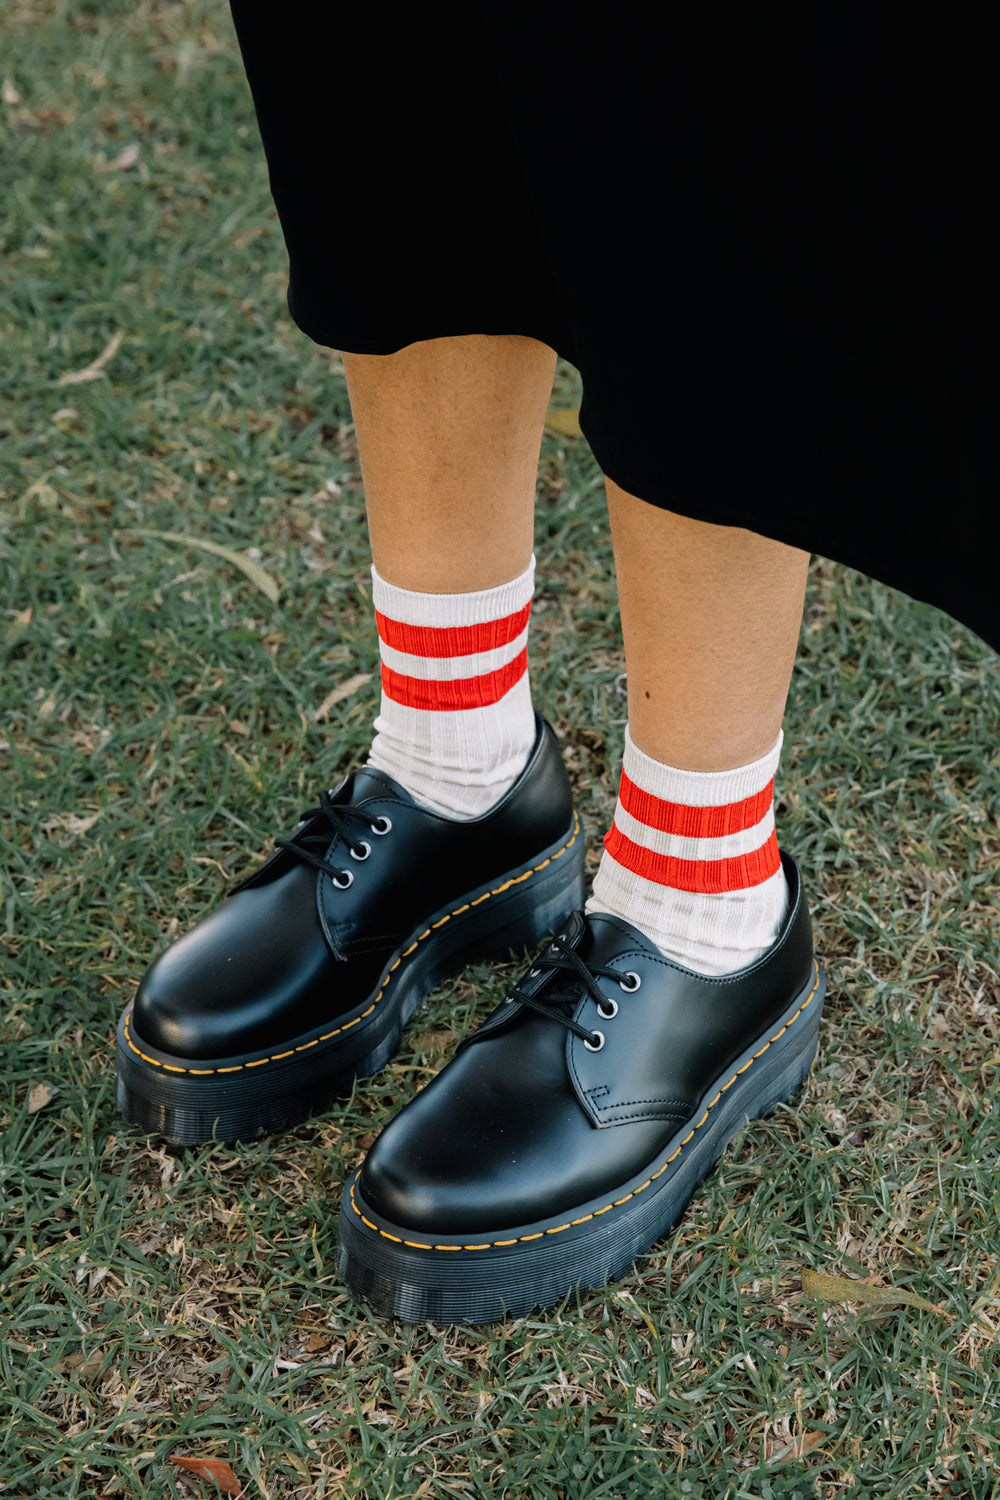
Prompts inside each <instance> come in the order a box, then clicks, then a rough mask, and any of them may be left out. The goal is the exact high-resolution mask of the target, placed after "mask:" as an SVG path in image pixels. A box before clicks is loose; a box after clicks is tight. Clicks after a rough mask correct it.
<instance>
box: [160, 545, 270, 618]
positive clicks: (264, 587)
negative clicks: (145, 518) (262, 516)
mask: <svg viewBox="0 0 1000 1500" xmlns="http://www.w3.org/2000/svg"><path fill="white" fill-rule="evenodd" d="M133 534H134V535H135V536H153V537H157V538H158V539H159V540H160V541H161V542H177V543H178V545H179V546H181V547H200V548H201V549H202V551H203V552H211V553H213V554H214V555H215V556H216V557H222V558H224V559H225V560H226V562H228V563H232V565H233V567H234V568H239V569H240V571H241V572H242V573H245V574H246V575H247V577H248V578H249V579H250V582H251V583H254V584H256V586H257V587H258V588H259V589H260V591H261V593H262V594H266V595H267V597H268V598H269V599H270V601H271V603H272V604H277V602H278V596H279V594H280V593H281V590H280V588H279V587H278V585H277V583H276V582H275V581H274V579H273V578H272V577H271V575H270V573H268V572H265V570H264V569H263V568H262V567H260V566H259V565H258V564H257V563H255V562H253V561H252V560H251V559H250V558H249V557H245V556H244V554H243V553H242V552H234V551H233V549H232V547H222V546H220V545H219V543H218V542H210V541H208V540H207V538H205V537H201V536H184V535H183V534H182V533H181V532H179V531H146V530H145V529H143V528H142V527H136V529H135V531H134V533H133Z"/></svg>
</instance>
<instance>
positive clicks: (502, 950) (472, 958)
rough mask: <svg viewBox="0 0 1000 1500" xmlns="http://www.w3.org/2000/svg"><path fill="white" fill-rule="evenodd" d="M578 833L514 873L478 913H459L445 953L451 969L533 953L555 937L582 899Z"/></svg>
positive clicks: (581, 852)
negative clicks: (453, 939)
mask: <svg viewBox="0 0 1000 1500" xmlns="http://www.w3.org/2000/svg"><path fill="white" fill-rule="evenodd" d="M585 853H586V848H585V844H584V838H583V830H582V829H579V831H578V832H577V834H576V836H575V838H574V839H573V840H572V841H571V842H570V843H569V844H566V843H565V842H563V844H562V845H561V846H560V847H559V848H558V849H557V852H556V853H554V854H552V855H551V856H549V857H548V858H547V859H543V860H542V861H541V862H540V864H537V865H535V866H533V867H532V868H531V870H530V871H528V872H523V871H521V872H517V873H516V874H514V875H513V876H512V877H511V878H510V884H509V888H508V889H507V890H505V891H502V892H501V893H500V894H498V895H495V896H493V897H492V899H491V900H490V901H488V902H486V903H484V905H483V906H482V907H481V908H477V907H476V906H475V905H473V907H472V909H471V910H470V911H469V912H468V913H465V914H463V916H462V926H461V928H460V929H458V931H456V934H455V936H456V938H457V939H458V940H459V941H458V942H457V943H456V946H455V948H454V949H453V950H452V953H451V960H452V962H453V963H454V964H455V966H456V968H457V967H460V966H461V965H464V964H467V963H483V962H487V961H499V962H503V961H505V960H506V959H509V958H510V956H511V954H512V953H515V954H517V955H518V956H519V957H520V956H522V955H523V954H524V953H525V952H526V951H528V950H534V949H537V948H538V947H539V946H540V944H542V943H543V942H544V941H545V940H546V939H547V938H550V937H551V936H552V934H553V933H554V932H557V931H558V930H559V928H560V926H561V925H562V923H563V922H565V921H566V919H567V918H568V917H569V915H570V913H571V912H574V911H577V910H579V908H580V907H581V906H582V905H583V903H584V900H585V899H586V881H585V878H584V857H585Z"/></svg>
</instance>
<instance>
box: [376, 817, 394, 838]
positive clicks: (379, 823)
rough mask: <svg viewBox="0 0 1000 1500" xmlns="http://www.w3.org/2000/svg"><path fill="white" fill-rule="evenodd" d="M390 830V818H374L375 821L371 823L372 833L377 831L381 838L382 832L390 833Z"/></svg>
mask: <svg viewBox="0 0 1000 1500" xmlns="http://www.w3.org/2000/svg"><path fill="white" fill-rule="evenodd" d="M391 832H392V819H391V818H376V819H375V822H374V823H373V824H372V833H377V834H378V836H379V838H381V837H382V835H383V834H384V833H391Z"/></svg>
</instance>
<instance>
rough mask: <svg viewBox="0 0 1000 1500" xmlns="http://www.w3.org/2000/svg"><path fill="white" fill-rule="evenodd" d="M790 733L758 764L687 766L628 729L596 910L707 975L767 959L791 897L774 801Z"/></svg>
mask: <svg viewBox="0 0 1000 1500" xmlns="http://www.w3.org/2000/svg"><path fill="white" fill-rule="evenodd" d="M783 738H784V736H783V734H781V733H779V735H778V740H777V743H776V744H775V745H774V747H773V748H772V749H771V750H770V751H769V752H768V753H767V754H766V755H764V756H762V757H761V758H760V759H759V760H755V761H753V762H751V764H750V765H748V766H740V767H737V768H736V769H735V770H731V771H718V772H715V771H682V770H677V769H676V768H674V767H673V766H667V765H664V764H662V763H661V762H660V761H655V760H653V759H652V757H651V756H648V755H646V754H644V752H643V751H642V750H640V749H639V748H638V746H637V745H635V744H634V743H633V741H632V738H631V735H630V734H629V732H628V729H626V731H625V755H624V760H623V766H622V778H621V786H620V789H619V795H618V806H617V808H616V810H615V818H614V823H613V825H612V827H611V829H610V831H609V832H608V834H607V836H606V838H605V840H604V854H603V855H602V857H601V864H600V867H599V869H598V872H597V878H596V880H595V881H594V894H593V896H591V898H590V900H589V901H588V902H587V911H588V912H591V913H593V912H601V911H604V912H611V913H613V914H614V915H615V916H619V917H623V918H624V919H625V921H627V922H631V923H632V925H633V926H634V927H638V928H639V930H640V931H641V932H643V933H645V934H646V936H647V937H649V938H650V939H651V940H652V941H653V942H654V943H655V944H656V945H657V947H658V948H659V949H660V951H661V952H662V953H663V954H664V956H665V957H667V958H672V959H675V960H676V961H677V962H678V963H680V964H683V965H684V967H685V968H688V969H694V970H696V971H697V972H698V973H700V974H715V975H717V974H729V973H733V972H735V971H736V970H737V969H742V968H744V967H745V966H746V965H747V964H750V963H753V962H754V961H755V960H756V959H758V958H760V957H762V955H763V954H764V953H766V952H767V950H768V949H769V948H770V947H771V946H772V945H773V944H774V941H775V939H776V937H777V935H778V932H779V931H780V929H781V924H782V921H783V919H784V915H785V909H786V906H787V896H788V889H787V882H786V880H785V874H784V871H783V870H782V868H781V860H780V856H779V853H778V841H777V836H776V834H775V830H774V807H773V788H774V775H775V772H776V771H777V768H778V762H779V759H780V756H781V746H782V742H783Z"/></svg>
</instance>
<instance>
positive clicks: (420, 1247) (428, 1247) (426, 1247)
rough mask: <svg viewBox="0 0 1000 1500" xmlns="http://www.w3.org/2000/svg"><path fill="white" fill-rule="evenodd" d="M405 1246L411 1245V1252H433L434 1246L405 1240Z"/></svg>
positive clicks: (419, 1241)
mask: <svg viewBox="0 0 1000 1500" xmlns="http://www.w3.org/2000/svg"><path fill="white" fill-rule="evenodd" d="M403 1244H404V1245H409V1246H410V1249H411V1250H431V1249H433V1246H432V1245H425V1244H424V1243H423V1242H422V1241H421V1240H404V1241H403Z"/></svg>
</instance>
